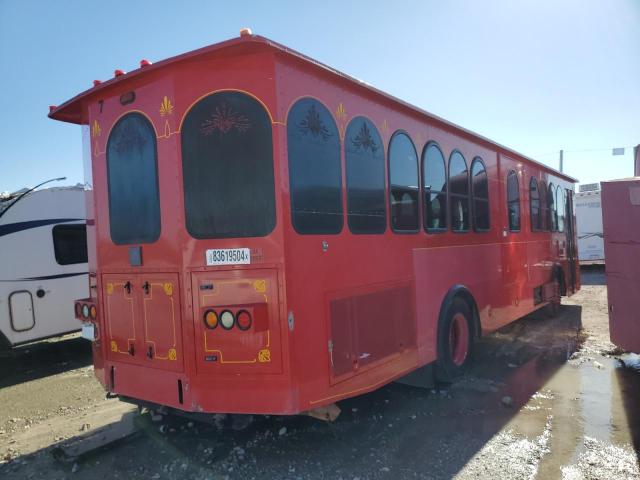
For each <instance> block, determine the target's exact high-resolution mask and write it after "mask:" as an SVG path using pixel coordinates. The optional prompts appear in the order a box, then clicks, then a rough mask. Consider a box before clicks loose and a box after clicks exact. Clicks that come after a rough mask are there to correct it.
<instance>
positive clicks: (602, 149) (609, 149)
mask: <svg viewBox="0 0 640 480" xmlns="http://www.w3.org/2000/svg"><path fill="white" fill-rule="evenodd" d="M634 147H635V145H629V146H626V147H608V148H586V149H583V150H564V153H585V152H606V151H613V149H615V148H624V149H625V150H626V149H627V148H634ZM559 152H560V150H554V151H553V152H547V153H539V154H536V155H534V156H533V158H537V157H546V156H548V155H558V154H559Z"/></svg>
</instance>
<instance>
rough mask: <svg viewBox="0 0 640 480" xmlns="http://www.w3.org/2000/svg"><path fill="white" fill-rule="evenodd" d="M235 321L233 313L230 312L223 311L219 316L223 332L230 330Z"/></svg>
mask: <svg viewBox="0 0 640 480" xmlns="http://www.w3.org/2000/svg"><path fill="white" fill-rule="evenodd" d="M235 321H236V319H235V317H234V316H233V313H231V310H225V311H224V312H222V313H221V314H220V325H222V328H224V329H225V330H231V329H232V328H233V324H234V323H235Z"/></svg>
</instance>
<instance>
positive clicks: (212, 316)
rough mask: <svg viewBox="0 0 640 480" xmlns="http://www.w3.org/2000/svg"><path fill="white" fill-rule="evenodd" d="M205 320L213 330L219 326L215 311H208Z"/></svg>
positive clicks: (205, 313)
mask: <svg viewBox="0 0 640 480" xmlns="http://www.w3.org/2000/svg"><path fill="white" fill-rule="evenodd" d="M203 320H204V324H205V325H206V326H207V328H210V329H212V330H213V329H214V328H216V327H217V326H218V314H217V313H216V312H215V310H207V311H206V312H204V317H203Z"/></svg>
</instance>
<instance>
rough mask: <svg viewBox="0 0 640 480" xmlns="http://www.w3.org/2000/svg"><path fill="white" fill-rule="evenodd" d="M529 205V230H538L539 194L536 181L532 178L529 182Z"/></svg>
mask: <svg viewBox="0 0 640 480" xmlns="http://www.w3.org/2000/svg"><path fill="white" fill-rule="evenodd" d="M529 206H530V209H531V231H533V232H537V231H539V230H540V194H539V192H538V181H537V180H536V179H535V178H532V179H531V181H530V182H529Z"/></svg>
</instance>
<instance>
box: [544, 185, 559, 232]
mask: <svg viewBox="0 0 640 480" xmlns="http://www.w3.org/2000/svg"><path fill="white" fill-rule="evenodd" d="M547 205H548V209H549V219H548V226H549V231H551V232H557V231H558V210H557V207H556V189H555V187H554V186H553V183H549V189H548V191H547Z"/></svg>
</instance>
